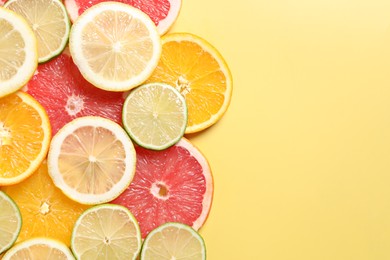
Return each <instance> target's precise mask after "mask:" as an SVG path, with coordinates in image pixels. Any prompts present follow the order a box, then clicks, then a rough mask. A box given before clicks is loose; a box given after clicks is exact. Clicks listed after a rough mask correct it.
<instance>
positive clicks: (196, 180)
mask: <svg viewBox="0 0 390 260" xmlns="http://www.w3.org/2000/svg"><path fill="white" fill-rule="evenodd" d="M136 151H137V168H136V174H135V177H134V180H133V181H132V183H131V184H130V186H129V187H128V188H127V189H126V190H125V191H124V192H123V193H122V194H121V195H120V196H119V197H118V198H117V199H115V200H114V201H113V202H112V203H115V204H120V205H123V206H125V207H127V208H128V209H129V210H130V211H131V212H132V213H133V214H134V216H135V217H136V219H137V220H138V223H139V225H140V228H141V234H142V237H143V238H145V237H146V235H147V234H148V233H149V232H150V231H151V230H153V229H154V228H156V227H158V226H160V225H161V224H164V223H166V222H181V223H184V224H187V225H190V226H192V227H193V228H194V229H196V230H198V229H199V228H200V227H201V226H202V225H203V223H204V222H205V221H206V218H207V216H208V214H209V211H210V207H211V202H212V197H213V180H212V175H211V171H210V167H209V164H208V162H207V160H206V158H205V157H204V156H203V155H202V154H201V153H200V151H199V150H198V149H197V148H195V147H194V146H193V145H192V144H191V143H190V142H189V141H188V140H187V139H185V138H182V139H181V140H180V141H179V142H178V143H177V144H175V145H174V146H171V147H169V148H168V149H165V150H163V151H153V150H148V149H144V148H142V147H139V146H137V147H136Z"/></svg>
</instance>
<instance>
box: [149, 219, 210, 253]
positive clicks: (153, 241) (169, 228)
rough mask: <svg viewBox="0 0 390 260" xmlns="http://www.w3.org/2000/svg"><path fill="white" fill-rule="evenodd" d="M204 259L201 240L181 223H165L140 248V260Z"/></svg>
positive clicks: (150, 234)
mask: <svg viewBox="0 0 390 260" xmlns="http://www.w3.org/2000/svg"><path fill="white" fill-rule="evenodd" d="M158 259H187V260H204V259H206V246H205V244H204V241H203V238H202V237H201V236H200V235H199V234H198V233H197V232H196V231H195V230H194V229H192V228H191V227H189V226H187V225H185V224H182V223H166V224H163V225H161V226H159V227H158V228H156V229H154V230H153V231H152V232H150V233H149V235H148V236H147V237H146V239H145V241H144V244H143V246H142V252H141V260H158Z"/></svg>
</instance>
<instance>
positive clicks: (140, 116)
mask: <svg viewBox="0 0 390 260" xmlns="http://www.w3.org/2000/svg"><path fill="white" fill-rule="evenodd" d="M122 116H123V126H124V127H125V129H126V131H127V132H128V133H129V135H130V136H131V138H132V139H133V140H134V141H135V142H136V143H137V144H138V145H140V146H142V147H145V148H149V149H153V150H163V149H166V148H168V147H170V146H172V145H174V144H175V143H177V142H178V141H179V140H180V138H181V137H182V136H183V135H184V131H185V129H186V126H187V106H186V101H185V99H184V97H183V96H182V95H181V94H180V93H179V92H178V91H177V90H176V89H175V88H174V87H171V86H169V85H167V84H164V83H150V84H145V85H142V86H140V87H138V88H136V89H133V90H132V91H131V92H130V94H129V95H128V96H127V98H126V100H125V103H124V105H123V114H122Z"/></svg>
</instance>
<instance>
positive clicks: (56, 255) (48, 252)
mask: <svg viewBox="0 0 390 260" xmlns="http://www.w3.org/2000/svg"><path fill="white" fill-rule="evenodd" d="M12 256H13V257H12V259H53V260H68V259H69V258H68V257H67V255H66V254H64V253H63V252H62V251H61V250H59V249H57V248H53V247H51V246H49V245H45V244H36V245H31V246H29V247H26V248H23V249H20V250H19V251H18V252H16V253H15V254H14V255H12Z"/></svg>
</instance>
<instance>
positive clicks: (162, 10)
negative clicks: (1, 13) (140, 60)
mask: <svg viewBox="0 0 390 260" xmlns="http://www.w3.org/2000/svg"><path fill="white" fill-rule="evenodd" d="M0 1H1V0H0ZM106 1H108V0H65V1H64V2H65V6H66V9H67V10H68V13H69V17H70V19H71V20H72V21H75V20H76V19H77V17H79V15H80V14H82V13H83V12H84V11H85V10H86V9H88V8H89V7H91V6H93V5H95V4H98V3H100V2H106ZM114 1H115V2H122V3H126V4H129V5H132V6H134V7H136V8H138V9H140V10H141V11H143V12H144V13H146V14H147V15H148V16H149V17H150V18H151V19H152V21H153V22H154V23H155V24H156V26H157V30H158V32H159V33H160V35H163V34H165V33H166V32H167V31H168V30H169V29H170V28H171V27H172V25H173V24H174V23H175V21H176V19H177V17H178V16H179V13H180V9H181V0H114Z"/></svg>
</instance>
